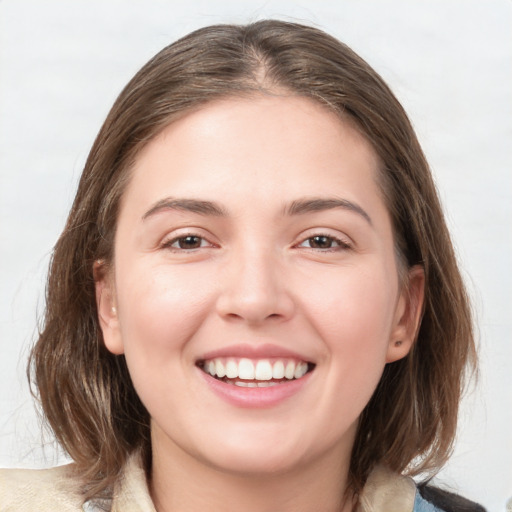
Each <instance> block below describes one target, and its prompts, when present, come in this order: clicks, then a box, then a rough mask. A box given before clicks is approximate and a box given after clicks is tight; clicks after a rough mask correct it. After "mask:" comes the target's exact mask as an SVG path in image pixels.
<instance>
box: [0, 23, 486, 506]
mask: <svg viewBox="0 0 512 512" xmlns="http://www.w3.org/2000/svg"><path fill="white" fill-rule="evenodd" d="M475 359H476V358H475V349H474V343H473V335H472V324H471V315H470V309H469V305H468V299H467V296H466V293H465V290H464V286H463V283H462V280H461V277H460V273H459V271H458V268H457V265H456V262H455V257H454V254H453V249H452V246H451V242H450V238H449V234H448V232H447V229H446V225H445V222H444V219H443V214H442V211H441V207H440V204H439V200H438V198H437V195H436V191H435V187H434V185H433V182H432V178H431V175H430V172H429V170H428V166H427V163H426V161H425V158H424V156H423V154H422V151H421V148H420V146H419V144H418V141H417V139H416V137H415V134H414V132H413V130H412V128H411V125H410V123H409V121H408V119H407V117H406V115H405V113H404V111H403V109H402V108H401V106H400V105H399V103H398V102H397V100H396V99H395V98H394V96H393V95H392V93H391V92H390V91H389V89H388V87H387V86H386V85H385V84H384V83H383V81H382V80H381V79H380V77H379V76H378V75H377V74H376V73H375V72H374V71H373V70H372V69H371V68H370V67H369V66H368V65H367V64H366V63H365V62H364V61H362V60H361V59H360V58H359V57H358V56H356V55H355V54H354V53H353V52H352V51H351V50H350V49H349V48H347V47H346V46H344V45H343V44H341V43H339V42H338V41H336V40H335V39H333V38H331V37H330V36H328V35H326V34H324V33H323V32H321V31H319V30H317V29H313V28H310V27H305V26H301V25H296V24H289V23H283V22H277V21H263V22H258V23H254V24H251V25H248V26H243V27H239V26H227V25H226V26H213V27H208V28H205V29H202V30H199V31H197V32H194V33H192V34H190V35H189V36H187V37H185V38H183V39H182V40H180V41H178V42H177V43H175V44H173V45H171V46H169V47H167V48H165V49H164V50H163V51H162V52H160V53H159V54H158V55H157V56H156V57H155V58H154V59H152V60H151V61H150V62H149V63H148V64H146V65H145V66H144V67H143V68H142V69H141V71H139V73H137V75H136V76H135V77H134V78H133V79H132V81H131V82H130V83H129V84H128V85H127V87H126V88H125V90H124V91H123V92H122V93H121V95H120V96H119V98H118V100H117V101H116V103H115V104H114V106H113V108H112V110H111V112H110V114H109V115H108V117H107V120H106V121H105V124H104V126H103V128H102V129H101V131H100V133H99V135H98V137H97V139H96V142H95V143H94V146H93V148H92V150H91V153H90V155H89V158H88V161H87V163H86V167H85V169H84V172H83V175H82V178H81V181H80V184H79V188H78V192H77V196H76V198H75V202H74V204H73V207H72V210H71V212H70V215H69V218H68V223H67V225H66V228H65V230H64V232H63V234H62V236H61V237H60V239H59V241H58V243H57V245H56V247H55V252H54V257H53V260H52V264H51V268H50V275H49V283H48V296H47V309H46V317H45V325H44V329H43V331H42V333H41V336H40V339H39V340H38V343H37V344H36V346H35V348H34V351H33V353H32V359H31V363H32V367H31V369H32V372H33V373H32V375H33V378H34V382H35V384H36V386H37V391H38V394H39V396H40V400H41V404H42V407H43V410H44V414H45V416H46V418H47V419H48V421H49V423H50V425H51V427H52V429H53V430H54V432H55V435H56V437H57V439H58V440H59V442H60V443H61V445H62V446H63V447H64V449H65V450H66V451H67V452H68V453H69V455H70V456H71V458H72V459H73V460H74V463H73V464H72V465H71V466H67V467H65V468H58V469H54V470H45V471H43V472H41V473H37V474H36V473H34V472H30V471H28V472H27V471H22V472H18V471H6V472H3V473H2V474H1V475H0V479H1V480H0V481H1V482H2V483H1V486H0V488H2V489H5V490H2V491H0V508H1V509H2V510H4V509H5V510H27V509H37V510H46V509H48V510H55V509H58V510H80V509H81V508H83V509H84V510H103V509H104V510H123V511H129V510H137V511H152V510H157V511H159V512H164V511H169V510H180V511H190V512H192V511H196V510H204V509H208V510H211V511H215V510H235V509H236V510H239V509H242V510H246V511H247V510H248V511H250V510H255V511H256V510H257V511H270V510H279V511H282V512H285V511H287V510H294V511H297V510H304V511H310V510H325V511H331V510H332V511H343V512H347V511H353V510H363V511H370V510H393V511H396V512H400V511H402V510H403V511H404V512H405V511H408V512H410V511H411V510H416V511H421V510H443V509H444V510H478V507H477V506H476V505H471V504H470V503H469V502H466V501H465V500H463V499H462V498H457V497H453V496H451V497H450V496H449V495H447V494H446V493H442V492H441V491H437V490H435V489H432V488H429V487H428V486H426V485H423V486H420V487H419V488H417V487H416V486H415V484H414V482H413V481H412V480H411V479H410V478H409V477H406V476H402V475H403V474H408V475H416V474H419V473H423V474H427V475H429V474H431V473H434V472H435V471H436V470H437V469H438V468H440V467H441V466H442V464H443V463H444V462H445V460H446V459H447V457H448V455H449V452H450V449H451V446H452V443H453V438H454V435H455V430H456V420H457V408H458V404H459V400H460V394H461V390H462V388H463V384H464V376H465V372H466V370H467V369H468V368H469V369H471V368H473V367H474V365H475ZM422 494H423V496H422ZM432 503H435V504H437V505H436V506H437V507H438V508H437V509H435V508H433V507H434V505H432ZM45 507H46V508H45ZM429 507H430V508H429ZM453 507H458V508H453Z"/></svg>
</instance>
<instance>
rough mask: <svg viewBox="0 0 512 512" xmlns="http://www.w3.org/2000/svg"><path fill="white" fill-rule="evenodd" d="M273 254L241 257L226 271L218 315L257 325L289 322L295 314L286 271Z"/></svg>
mask: <svg viewBox="0 0 512 512" xmlns="http://www.w3.org/2000/svg"><path fill="white" fill-rule="evenodd" d="M278 260H279V258H277V257H275V255H272V254H271V253H270V251H265V250H261V249H258V250H253V251H250V250H248V251H246V252H245V253H244V254H243V255H240V254H237V256H236V258H232V259H231V260H230V261H229V264H228V265H226V267H225V272H223V273H222V277H221V280H222V282H221V289H222V291H221V293H220V294H219V297H218V300H217V312H218V314H219V315H220V316H221V317H223V318H224V319H227V320H230V321H245V322H247V323H248V324H252V325H257V324H260V323H262V322H266V321H267V322H268V321H285V320H288V319H290V318H291V317H292V316H293V314H294V311H295V302H294V300H293V297H292V295H291V293H290V290H289V286H288V284H289V283H287V279H286V274H287V273H286V271H285V270H284V269H283V268H282V262H281V263H280V262H279V261H278Z"/></svg>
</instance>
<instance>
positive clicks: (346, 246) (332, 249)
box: [296, 233, 352, 252]
mask: <svg viewBox="0 0 512 512" xmlns="http://www.w3.org/2000/svg"><path fill="white" fill-rule="evenodd" d="M315 238H317V239H318V238H324V239H327V240H328V241H329V242H331V243H333V242H334V243H336V244H337V245H336V246H335V247H326V248H320V247H305V246H303V245H302V244H304V243H305V242H308V241H310V242H311V240H313V239H315ZM296 247H302V248H304V249H309V250H312V251H320V252H338V251H344V250H347V249H351V248H352V246H351V245H350V244H349V243H348V242H346V241H344V240H341V239H340V238H337V237H335V236H332V235H327V234H324V233H315V234H314V235H312V236H308V237H307V238H305V239H304V240H303V241H302V242H300V243H299V244H297V245H296Z"/></svg>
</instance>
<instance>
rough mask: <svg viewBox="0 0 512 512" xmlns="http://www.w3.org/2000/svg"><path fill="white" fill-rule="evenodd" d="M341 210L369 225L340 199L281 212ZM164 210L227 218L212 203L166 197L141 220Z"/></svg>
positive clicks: (300, 203) (295, 204) (305, 202)
mask: <svg viewBox="0 0 512 512" xmlns="http://www.w3.org/2000/svg"><path fill="white" fill-rule="evenodd" d="M335 208H341V209H344V210H349V211H352V212H354V213H357V214H358V215H360V216H361V217H363V218H364V219H365V220H366V221H367V222H368V223H369V224H370V225H372V219H371V218H370V216H369V215H368V213H366V211H365V210H363V208H361V206H359V205H358V204H356V203H353V202H352V201H349V200H347V199H340V198H316V197H314V198H304V199H296V200H295V201H292V202H291V203H290V204H289V205H288V206H286V207H285V208H284V210H283V213H284V215H286V216H293V215H304V214H306V213H312V212H321V211H325V210H333V209H335ZM166 210H179V211H186V212H192V213H197V214H199V215H205V216H214V217H227V216H228V213H227V211H226V210H225V209H224V208H223V207H222V206H221V205H220V204H218V203H215V202H214V201H206V200H202V199H191V198H186V199H185V198H172V197H166V198H165V199H161V200H160V201H157V202H156V203H155V204H154V205H153V206H152V207H151V208H150V209H149V210H148V211H147V212H146V213H145V214H144V215H143V216H142V220H146V219H147V218H149V217H151V216H153V215H155V214H157V213H160V212H162V211H166Z"/></svg>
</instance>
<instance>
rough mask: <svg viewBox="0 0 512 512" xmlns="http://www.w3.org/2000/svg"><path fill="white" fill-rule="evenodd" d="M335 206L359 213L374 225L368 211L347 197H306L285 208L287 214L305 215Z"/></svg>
mask: <svg viewBox="0 0 512 512" xmlns="http://www.w3.org/2000/svg"><path fill="white" fill-rule="evenodd" d="M335 208H342V209H343V210H349V211H351V212H354V213H357V214H358V215H360V216H361V217H363V218H364V219H365V220H366V222H368V224H370V225H373V223H372V219H371V217H370V216H369V215H368V213H366V211H365V210H363V208H361V206H359V205H358V204H356V203H353V202H352V201H349V200H347V199H340V198H316V197H313V198H304V199H297V200H295V201H293V202H292V203H290V205H289V206H287V207H286V208H285V215H303V214H305V213H311V212H321V211H325V210H332V209H335Z"/></svg>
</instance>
